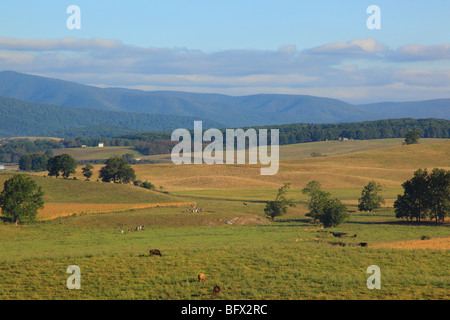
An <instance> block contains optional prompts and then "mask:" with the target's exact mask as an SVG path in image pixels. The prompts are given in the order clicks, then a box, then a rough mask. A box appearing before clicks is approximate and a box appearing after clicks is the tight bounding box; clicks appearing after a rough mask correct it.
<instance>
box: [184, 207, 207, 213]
mask: <svg viewBox="0 0 450 320" xmlns="http://www.w3.org/2000/svg"><path fill="white" fill-rule="evenodd" d="M186 212H188V213H199V212H203V208H193V209H187V210H186Z"/></svg>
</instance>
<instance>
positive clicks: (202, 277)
mask: <svg viewBox="0 0 450 320" xmlns="http://www.w3.org/2000/svg"><path fill="white" fill-rule="evenodd" d="M205 280H206V276H205V275H204V274H203V273H200V274H199V275H198V281H205Z"/></svg>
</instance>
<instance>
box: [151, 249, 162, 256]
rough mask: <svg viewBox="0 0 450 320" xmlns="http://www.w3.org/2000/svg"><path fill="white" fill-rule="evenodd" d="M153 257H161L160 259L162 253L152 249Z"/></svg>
mask: <svg viewBox="0 0 450 320" xmlns="http://www.w3.org/2000/svg"><path fill="white" fill-rule="evenodd" d="M151 256H160V257H162V255H161V251H159V250H158V249H152V250H150V257H151Z"/></svg>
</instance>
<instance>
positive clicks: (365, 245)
mask: <svg viewBox="0 0 450 320" xmlns="http://www.w3.org/2000/svg"><path fill="white" fill-rule="evenodd" d="M359 245H360V246H361V247H367V242H361V243H360V244H359Z"/></svg>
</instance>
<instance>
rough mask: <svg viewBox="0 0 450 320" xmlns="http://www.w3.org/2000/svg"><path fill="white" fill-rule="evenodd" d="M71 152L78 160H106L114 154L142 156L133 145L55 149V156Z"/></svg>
mask: <svg viewBox="0 0 450 320" xmlns="http://www.w3.org/2000/svg"><path fill="white" fill-rule="evenodd" d="M64 153H66V154H70V155H71V156H72V157H74V159H76V160H80V161H81V160H106V159H108V158H110V157H112V156H114V155H117V156H123V155H124V154H132V155H133V156H134V157H135V158H142V154H141V153H139V152H138V151H136V150H134V148H133V147H103V148H98V147H89V148H66V149H53V154H54V155H55V156H58V155H61V154H64Z"/></svg>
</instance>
